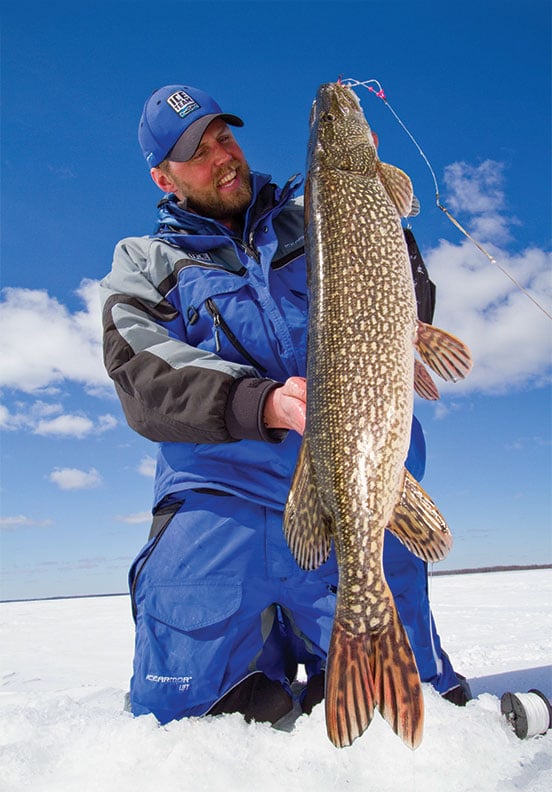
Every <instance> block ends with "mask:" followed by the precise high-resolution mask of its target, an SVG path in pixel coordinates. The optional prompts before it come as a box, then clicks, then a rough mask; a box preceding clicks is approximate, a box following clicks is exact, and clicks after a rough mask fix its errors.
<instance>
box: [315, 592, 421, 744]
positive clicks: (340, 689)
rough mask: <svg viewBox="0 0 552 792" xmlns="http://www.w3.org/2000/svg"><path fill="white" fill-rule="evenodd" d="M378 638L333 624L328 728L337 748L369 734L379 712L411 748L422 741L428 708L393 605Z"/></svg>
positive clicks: (327, 681) (328, 670)
mask: <svg viewBox="0 0 552 792" xmlns="http://www.w3.org/2000/svg"><path fill="white" fill-rule="evenodd" d="M388 596H389V600H390V606H391V607H390V608H389V613H390V616H391V619H390V622H389V623H388V624H387V625H386V627H385V628H384V629H383V630H382V631H381V632H379V633H362V634H360V635H353V634H352V633H350V632H348V631H347V629H346V628H345V627H344V626H343V625H342V624H341V623H340V622H339V621H337V620H336V621H335V622H334V628H333V632H332V639H331V646H330V651H329V653H328V668H327V670H326V693H325V702H326V704H325V706H326V729H327V732H328V737H329V738H330V740H331V742H332V743H333V744H334V745H335V746H337V747H338V748H343V747H345V746H348V745H351V744H352V743H353V741H354V740H356V738H357V737H360V735H361V734H362V733H363V732H364V731H366V729H367V728H368V726H369V725H370V723H371V721H372V718H373V716H374V709H375V708H376V707H377V708H378V709H379V711H380V712H381V715H382V717H383V718H384V719H385V720H386V721H387V722H388V723H389V725H390V726H391V728H392V729H393V731H394V732H395V733H396V734H397V735H398V736H399V737H400V738H401V739H402V740H403V742H404V743H405V744H406V745H408V746H409V747H410V748H412V749H414V748H417V747H418V745H419V744H420V742H421V740H422V733H423V719H424V714H423V713H424V704H423V696H422V689H421V684H420V677H419V674H418V668H417V666H416V661H415V660H414V655H413V652H412V649H411V647H410V642H409V640H408V637H407V635H406V632H405V630H404V627H403V626H402V624H401V621H400V619H399V615H398V613H397V610H396V608H395V605H394V603H393V598H392V595H391V592H390V591H389V590H388Z"/></svg>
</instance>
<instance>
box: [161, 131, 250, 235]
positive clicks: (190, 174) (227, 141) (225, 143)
mask: <svg viewBox="0 0 552 792" xmlns="http://www.w3.org/2000/svg"><path fill="white" fill-rule="evenodd" d="M166 175H167V178H168V180H169V181H170V182H172V186H171V187H170V191H172V192H174V193H175V194H176V195H177V197H178V198H179V199H180V200H185V201H186V205H187V208H188V209H191V210H192V211H194V212H197V213H198V214H201V215H203V216H204V217H212V218H214V219H215V220H218V221H219V222H221V223H224V224H225V225H228V226H230V227H232V226H235V225H236V223H237V221H239V220H241V219H242V218H243V214H244V212H245V210H246V209H247V207H248V206H249V203H250V201H251V183H250V170H249V166H248V164H247V162H246V160H245V157H244V155H243V152H242V150H241V148H240V147H239V146H238V144H237V143H236V141H235V139H234V136H233V135H232V133H231V132H230V130H229V129H228V126H227V125H226V123H225V122H224V121H223V120H222V119H221V118H216V119H215V120H214V121H212V122H211V123H210V124H209V126H208V127H207V129H206V130H205V132H204V133H203V137H202V138H201V142H200V144H199V146H198V147H197V150H196V152H195V154H194V156H193V157H192V158H191V159H190V160H188V161H187V162H170V163H169V172H168V173H167V174H166ZM158 183H159V182H158ZM159 186H162V185H161V184H159ZM162 188H163V189H165V190H166V185H163V186H162Z"/></svg>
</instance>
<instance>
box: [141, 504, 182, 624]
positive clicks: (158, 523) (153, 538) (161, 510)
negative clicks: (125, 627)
mask: <svg viewBox="0 0 552 792" xmlns="http://www.w3.org/2000/svg"><path fill="white" fill-rule="evenodd" d="M183 503H184V498H179V499H175V498H171V497H168V498H166V499H165V500H163V501H161V503H160V504H159V506H158V507H157V508H156V509H155V511H154V513H153V519H152V523H151V529H150V533H149V537H148V541H147V544H146V545H145V547H144V548H143V549H142V551H141V552H140V554H139V555H138V556H137V558H136V559H135V560H134V563H133V564H132V566H131V568H130V572H129V576H128V581H129V589H130V599H131V603H132V615H133V618H134V620H135V621H136V589H137V586H138V581H139V579H140V575H141V574H142V571H143V569H144V567H145V565H146V564H147V562H148V561H149V559H150V557H151V555H152V553H153V552H154V550H155V548H156V547H157V545H158V544H159V542H160V540H161V537H162V536H163V534H164V533H165V531H166V530H167V528H168V526H169V523H170V522H171V520H172V519H173V517H174V515H175V514H176V513H177V512H178V511H179V509H180V508H181V506H182V504H183Z"/></svg>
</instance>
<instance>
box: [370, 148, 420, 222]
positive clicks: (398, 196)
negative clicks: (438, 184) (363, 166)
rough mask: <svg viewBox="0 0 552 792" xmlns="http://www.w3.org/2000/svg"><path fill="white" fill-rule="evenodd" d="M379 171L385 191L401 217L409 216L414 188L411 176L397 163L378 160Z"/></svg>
mask: <svg viewBox="0 0 552 792" xmlns="http://www.w3.org/2000/svg"><path fill="white" fill-rule="evenodd" d="M377 171H378V176H379V178H380V181H381V183H382V184H383V186H384V188H385V192H386V193H387V195H388V196H389V198H390V199H391V201H393V204H394V205H395V208H396V210H397V212H398V213H399V215H400V216H401V217H408V215H409V214H410V210H411V209H412V201H413V198H414V190H413V188H412V182H411V181H410V177H409V176H407V175H406V173H405V172H404V171H402V170H401V169H400V168H397V167H395V165H389V164H387V163H386V162H381V161H380V160H378V162H377Z"/></svg>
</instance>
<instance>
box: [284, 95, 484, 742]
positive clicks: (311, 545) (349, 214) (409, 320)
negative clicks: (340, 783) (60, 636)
mask: <svg viewBox="0 0 552 792" xmlns="http://www.w3.org/2000/svg"><path fill="white" fill-rule="evenodd" d="M412 199H413V192H412V185H411V182H410V179H409V178H408V176H407V175H406V174H405V173H403V172H402V171H400V170H399V169H398V168H395V167H394V166H392V165H387V164H385V163H382V162H381V161H380V160H379V158H378V155H377V151H376V148H375V145H374V142H373V138H372V134H371V130H370V127H369V126H368V123H367V121H366V119H365V117H364V113H363V112H362V109H361V107H360V104H359V101H358V98H357V96H356V94H354V92H353V91H352V90H351V89H349V88H347V87H345V86H343V85H341V84H339V83H325V84H324V85H322V86H320V88H319V90H318V93H317V96H316V100H315V102H314V105H313V110H312V115H311V132H310V140H309V152H308V167H307V183H306V191H305V201H306V205H305V217H306V234H305V246H306V254H307V266H308V285H309V293H310V307H309V340H308V357H307V417H306V428H305V434H304V436H303V441H302V445H301V450H300V453H299V457H298V462H297V466H296V470H295V474H294V478H293V481H292V486H291V489H290V493H289V497H288V501H287V504H286V509H285V515H284V530H285V534H286V538H287V541H288V543H289V546H290V548H291V550H292V552H293V553H294V555H295V557H296V559H297V562H298V563H299V565H300V566H301V567H303V568H304V569H314V568H316V567H318V566H319V565H320V564H321V563H323V562H324V561H325V560H326V559H327V557H328V554H329V552H330V549H331V546H332V542H333V543H334V545H335V550H336V556H337V561H338V567H339V586H338V592H337V601H336V611H335V617H334V625H333V632H332V637H331V641H330V646H329V651H328V661H327V668H326V691H325V707H326V726H327V732H328V736H329V738H330V740H331V741H332V742H333V743H334V745H336V746H338V747H343V746H347V745H350V744H351V743H352V742H353V741H354V740H355V739H356V738H357V737H359V736H360V735H361V734H362V733H363V732H364V731H365V729H366V728H367V727H368V726H369V724H370V722H371V720H372V718H373V715H374V710H375V709H376V708H377V709H378V710H379V711H380V713H381V714H382V716H383V717H384V718H385V719H386V720H387V721H388V722H389V724H390V725H391V727H392V728H393V729H394V730H395V732H396V733H397V734H398V735H399V736H400V737H401V738H402V739H403V740H404V742H405V743H406V744H407V745H409V746H410V747H412V748H415V747H416V746H417V745H419V743H420V741H421V739H422V732H423V697H422V691H421V685H420V679H419V675H418V670H417V667H416V662H415V659H414V656H413V653H412V650H411V647H410V644H409V641H408V637H407V635H406V633H405V631H404V628H403V626H402V624H401V622H400V619H399V617H398V614H397V610H396V608H395V604H394V601H393V596H392V594H391V591H390V589H389V587H388V585H387V582H386V580H385V575H384V573H383V568H382V551H383V538H384V532H385V529H386V528H389V529H390V530H391V531H393V532H394V533H395V534H396V535H397V536H398V537H399V539H401V541H403V542H404V543H405V544H406V545H407V546H408V547H409V548H410V549H411V550H412V551H413V552H414V553H416V554H417V555H419V556H421V557H422V558H425V559H427V560H431V561H436V560H439V559H441V558H443V557H444V556H445V555H446V554H447V552H448V550H449V548H450V546H451V541H452V537H451V534H450V532H449V529H448V527H447V524H446V522H445V520H444V519H443V517H442V516H441V514H440V513H439V511H438V509H437V508H436V506H435V504H434V503H433V502H432V500H431V499H430V498H429V496H428V495H427V494H426V493H425V492H424V491H423V490H422V488H421V487H420V486H419V485H418V483H417V482H416V481H415V480H414V479H413V478H412V476H410V474H409V473H408V472H407V471H406V470H405V467H404V462H405V459H406V456H407V453H408V446H409V439H410V426H411V419H412V411H413V398H414V387H415V384H416V382H417V383H418V387H419V388H420V389H421V390H422V391H423V395H425V396H426V398H437V396H438V393H437V391H436V388H435V387H434V385H433V381H432V378H431V376H430V374H429V372H428V371H427V370H426V368H425V365H424V363H427V364H428V365H429V366H430V367H431V368H432V369H433V370H435V371H436V372H437V373H438V374H439V375H440V376H443V377H445V379H450V380H456V379H460V378H462V377H464V376H465V375H466V374H467V373H468V371H469V369H470V367H471V358H470V354H469V351H468V350H467V348H466V347H465V346H464V344H462V342H461V341H459V340H458V339H456V338H455V337H454V336H451V335H449V334H447V333H445V332H444V331H441V330H439V329H437V328H433V327H431V326H429V325H423V324H422V323H420V322H418V320H417V315H416V301H415V296H414V289H413V284H412V276H411V271H410V265H409V258H408V251H407V248H406V243H405V240H404V234H403V230H402V226H401V220H400V218H401V217H403V216H407V215H408V213H409V211H410V209H411V206H412ZM415 349H418V352H419V354H420V357H421V358H422V360H423V361H424V362H423V363H422V362H421V361H419V360H415Z"/></svg>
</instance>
